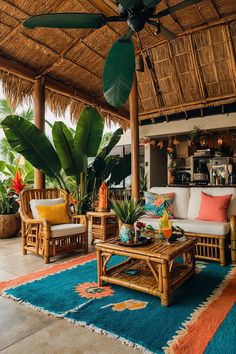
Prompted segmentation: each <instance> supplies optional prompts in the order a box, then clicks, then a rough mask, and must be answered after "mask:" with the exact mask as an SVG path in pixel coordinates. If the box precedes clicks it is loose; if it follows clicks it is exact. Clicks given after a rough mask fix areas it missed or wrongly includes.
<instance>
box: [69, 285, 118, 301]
mask: <svg viewBox="0 0 236 354" xmlns="http://www.w3.org/2000/svg"><path fill="white" fill-rule="evenodd" d="M75 291H76V292H78V293H79V294H80V296H81V297H85V298H86V299H101V298H103V297H107V296H111V295H113V293H114V290H113V289H112V288H111V287H110V286H97V283H95V282H91V283H83V284H79V285H77V286H76V288H75Z"/></svg>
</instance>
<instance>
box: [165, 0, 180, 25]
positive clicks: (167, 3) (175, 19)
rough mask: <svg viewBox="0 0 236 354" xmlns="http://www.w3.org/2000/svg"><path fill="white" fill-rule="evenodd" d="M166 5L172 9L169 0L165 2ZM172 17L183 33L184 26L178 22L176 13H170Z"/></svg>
mask: <svg viewBox="0 0 236 354" xmlns="http://www.w3.org/2000/svg"><path fill="white" fill-rule="evenodd" d="M164 4H165V5H166V7H167V8H169V7H170V5H169V1H168V0H164ZM170 16H171V18H172V20H173V21H174V22H175V23H176V24H177V25H178V26H179V28H180V29H181V31H184V28H183V26H182V25H181V23H180V22H179V20H178V18H177V16H176V14H175V13H170Z"/></svg>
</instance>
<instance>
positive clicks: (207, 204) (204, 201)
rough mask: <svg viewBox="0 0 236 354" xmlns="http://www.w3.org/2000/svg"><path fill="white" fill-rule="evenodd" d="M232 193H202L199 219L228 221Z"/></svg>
mask: <svg viewBox="0 0 236 354" xmlns="http://www.w3.org/2000/svg"><path fill="white" fill-rule="evenodd" d="M231 197H232V194H227V195H222V196H213V195H209V194H206V193H204V192H202V193H201V206H200V211H199V215H198V217H197V219H199V220H209V221H220V222H226V221H227V210H228V206H229V202H230V199H231Z"/></svg>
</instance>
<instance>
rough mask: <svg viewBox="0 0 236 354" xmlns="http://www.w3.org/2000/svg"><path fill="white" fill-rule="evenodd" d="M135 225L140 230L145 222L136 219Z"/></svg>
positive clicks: (144, 225)
mask: <svg viewBox="0 0 236 354" xmlns="http://www.w3.org/2000/svg"><path fill="white" fill-rule="evenodd" d="M135 226H136V228H137V229H139V230H142V229H145V227H146V224H144V222H142V221H138V222H137V223H136V225H135Z"/></svg>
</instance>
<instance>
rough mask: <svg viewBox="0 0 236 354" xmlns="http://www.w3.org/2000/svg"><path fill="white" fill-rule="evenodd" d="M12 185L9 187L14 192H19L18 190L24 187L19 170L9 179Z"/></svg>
mask: <svg viewBox="0 0 236 354" xmlns="http://www.w3.org/2000/svg"><path fill="white" fill-rule="evenodd" d="M11 182H12V185H11V187H10V188H11V189H12V190H14V191H15V192H16V194H18V195H19V194H20V192H21V191H22V190H23V189H24V188H25V183H23V179H22V177H21V174H20V172H19V171H16V175H15V178H14V179H11Z"/></svg>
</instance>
